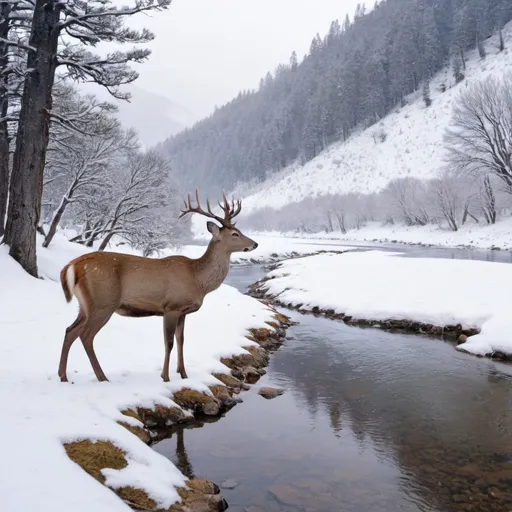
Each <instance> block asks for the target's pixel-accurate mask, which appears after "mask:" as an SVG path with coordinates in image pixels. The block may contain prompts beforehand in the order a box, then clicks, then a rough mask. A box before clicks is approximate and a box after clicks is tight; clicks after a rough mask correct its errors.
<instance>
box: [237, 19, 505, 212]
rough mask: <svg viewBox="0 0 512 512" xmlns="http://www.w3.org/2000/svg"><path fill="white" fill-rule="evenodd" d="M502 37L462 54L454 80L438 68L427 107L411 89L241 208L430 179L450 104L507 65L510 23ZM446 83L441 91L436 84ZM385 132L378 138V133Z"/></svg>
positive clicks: (440, 154)
mask: <svg viewBox="0 0 512 512" xmlns="http://www.w3.org/2000/svg"><path fill="white" fill-rule="evenodd" d="M503 36H504V39H505V41H506V45H507V48H506V49H505V50H504V51H503V52H501V53H500V52H499V51H498V39H497V36H493V37H491V38H489V39H488V40H487V41H486V42H485V47H486V52H487V57H486V58H485V60H482V59H480V58H479V56H478V52H477V51H476V50H475V51H472V52H469V53H468V54H467V68H466V71H465V74H466V77H468V78H466V79H465V80H463V81H462V82H461V83H459V84H454V79H453V74H452V71H451V69H450V68H449V67H447V68H446V69H444V70H443V71H441V72H440V73H438V74H437V75H436V76H435V77H434V78H433V80H432V82H431V85H430V89H431V97H432V100H433V103H432V105H431V106H430V107H429V108H426V107H425V104H424V102H423V100H422V97H421V91H417V92H416V93H414V94H412V95H411V96H409V97H408V98H407V100H408V105H406V106H405V107H403V108H397V110H395V111H394V112H392V113H391V114H389V115H388V116H387V117H385V118H384V119H382V120H381V121H380V122H379V123H377V124H375V125H374V126H371V127H370V128H368V129H366V130H364V131H361V132H360V133H355V134H353V135H352V136H351V137H350V138H349V139H348V140H347V141H346V142H338V143H335V144H333V145H332V146H330V147H329V148H327V149H326V150H325V151H323V152H322V153H321V154H320V155H318V156H317V157H316V158H314V159H313V160H311V161H309V162H308V163H306V164H305V165H304V166H291V167H289V168H287V169H284V170H283V171H281V172H280V173H277V174H275V175H274V176H272V177H271V178H270V179H269V180H267V181H265V182H263V183H262V184H260V185H258V186H257V188H254V189H253V190H252V192H250V193H247V194H245V195H246V197H245V199H244V202H243V205H244V209H243V212H244V213H252V212H254V211H257V210H259V209H262V208H265V207H271V208H275V209H280V208H282V207H283V206H285V205H287V204H290V203H294V202H298V201H301V200H302V199H304V198H306V197H316V196H318V195H324V194H336V193H338V194H347V193H352V192H355V193H361V194H365V193H372V192H378V191H380V190H382V189H383V188H385V187H386V185H387V184H388V183H389V182H390V181H391V180H393V179H395V178H404V177H415V178H419V179H430V178H434V177H435V176H436V174H437V173H438V172H439V170H440V169H441V167H442V166H443V164H444V155H445V153H444V149H443V135H444V133H445V129H446V128H447V127H448V125H449V123H450V119H451V113H452V104H453V101H454V100H455V99H456V98H457V97H458V95H459V93H460V92H461V91H462V90H464V89H465V88H466V87H467V86H468V84H470V83H474V82H477V81H480V80H482V79H485V78H487V77H490V76H495V77H500V76H503V75H504V74H505V73H507V72H509V71H511V70H512V50H511V49H510V48H511V47H512V23H509V24H508V25H507V26H506V27H505V29H504V31H503ZM442 83H445V84H446V87H447V90H446V92H444V93H442V92H441V91H440V86H441V84H442ZM381 133H384V134H386V139H385V141H384V142H382V141H381V139H380V134H381Z"/></svg>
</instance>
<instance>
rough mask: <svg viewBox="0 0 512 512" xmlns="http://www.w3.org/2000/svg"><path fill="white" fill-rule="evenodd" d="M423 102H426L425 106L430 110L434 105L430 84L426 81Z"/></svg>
mask: <svg viewBox="0 0 512 512" xmlns="http://www.w3.org/2000/svg"><path fill="white" fill-rule="evenodd" d="M423 101H424V102H425V106H426V107H427V108H428V107H430V105H432V98H431V96H430V82H429V81H428V80H425V83H424V84H423Z"/></svg>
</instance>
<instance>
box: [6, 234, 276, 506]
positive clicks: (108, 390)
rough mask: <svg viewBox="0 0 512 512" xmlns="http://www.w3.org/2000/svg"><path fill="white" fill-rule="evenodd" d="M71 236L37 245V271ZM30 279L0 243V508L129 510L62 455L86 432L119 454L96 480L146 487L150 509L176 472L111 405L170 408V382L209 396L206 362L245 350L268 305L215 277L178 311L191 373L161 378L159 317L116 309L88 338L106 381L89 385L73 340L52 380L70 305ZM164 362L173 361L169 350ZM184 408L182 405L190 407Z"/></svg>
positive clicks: (51, 262)
mask: <svg viewBox="0 0 512 512" xmlns="http://www.w3.org/2000/svg"><path fill="white" fill-rule="evenodd" d="M83 251H84V249H83V248H82V247H80V246H77V245H74V244H70V243H68V242H65V241H64V240H63V237H57V238H56V239H55V241H54V243H52V245H51V246H50V248H49V249H48V250H44V249H40V255H39V265H40V270H41V274H42V275H43V276H44V277H46V278H49V279H55V278H56V277H58V273H59V271H60V268H61V267H62V266H63V264H64V263H66V262H67V261H69V259H71V258H73V257H75V256H77V255H78V254H79V253H81V252H83ZM49 279H33V278H31V277H30V276H28V275H27V274H25V273H24V272H23V271H22V270H21V269H20V267H19V266H18V265H17V264H16V263H15V262H14V261H13V260H12V259H11V258H9V257H8V255H7V251H6V247H0V311H1V313H0V403H2V408H3V421H2V426H1V428H0V431H1V435H0V453H1V454H2V461H3V462H2V464H0V482H1V483H2V485H1V488H2V492H1V493H0V509H1V510H2V511H3V512H19V511H25V510H27V511H28V510H44V511H46V510H48V511H52V512H60V511H62V512H69V511H70V510H73V511H74V512H81V511H83V512H90V511H91V510H94V511H96V512H102V511H108V512H116V511H127V510H130V509H129V507H128V506H127V505H125V504H124V503H123V502H122V501H121V500H120V499H119V498H117V497H116V496H115V494H114V493H112V492H111V491H110V490H108V489H107V488H106V487H103V486H102V485H101V484H100V483H98V482H97V481H96V480H94V479H93V478H91V477H90V476H88V475H87V474H86V473H85V472H84V471H83V470H82V469H81V468H80V467H79V466H77V465H76V464H74V463H73V462H71V460H70V459H69V458H68V457H67V455H66V453H65V450H64V448H63V443H67V442H71V441H76V440H82V439H90V440H105V441H110V442H112V443H113V444H114V445H115V446H117V447H119V448H120V449H122V450H123V451H124V452H125V453H126V458H127V461H128V465H127V467H126V468H124V469H121V470H108V471H105V472H104V476H105V478H106V484H107V485H109V486H111V487H113V488H118V487H122V486H134V487H136V488H139V489H144V490H145V491H146V492H147V494H148V496H149V497H151V498H152V499H153V500H154V501H155V502H156V503H157V504H158V506H159V507H161V508H167V507H169V506H170V505H171V504H172V503H173V502H175V501H176V500H177V499H178V494H177V492H176V487H177V486H182V485H183V483H184V482H185V477H184V476H183V475H182V474H181V473H180V471H178V469H177V468H176V467H175V466H174V465H173V464H172V463H171V462H170V461H169V460H167V459H166V458H165V457H163V456H162V455H160V454H158V453H156V452H154V451H153V450H152V449H151V448H149V447H148V446H147V445H146V444H145V443H143V442H142V441H141V440H139V439H138V438H137V437H136V436H134V435H133V434H131V433H130V432H129V431H128V430H126V429H125V428H123V427H122V426H120V425H118V424H117V423H116V422H118V421H123V422H125V423H128V424H129V425H132V426H139V427H140V426H142V424H141V423H140V422H139V421H138V420H136V419H133V418H130V417H127V416H125V415H123V414H121V412H120V411H122V410H126V409H127V408H130V407H138V406H140V407H148V408H151V407H154V406H155V404H162V405H164V406H175V407H177V405H176V403H174V402H173V400H172V399H171V397H172V396H173V392H175V391H177V390H179V389H180V388H182V387H183V386H187V387H188V388H192V389H195V390H200V391H204V392H206V393H208V394H211V392H210V390H209V388H208V386H210V385H215V384H220V381H219V380H217V379H216V378H215V377H213V376H212V372H218V373H229V369H228V368H227V367H226V366H225V365H224V364H222V363H221V362H220V358H221V357H230V356H232V355H234V354H240V353H246V351H245V350H244V349H242V346H250V345H256V344H255V343H253V342H250V341H248V340H247V339H246V337H245V336H246V334H247V329H248V328H259V327H263V326H265V323H266V322H267V321H270V320H272V311H271V310H269V309H268V308H267V307H265V306H263V305H262V304H261V303H259V302H258V301H256V300H254V299H252V298H249V297H246V296H244V295H242V294H240V293H239V292H237V291H236V290H235V289H234V288H231V287H229V286H221V288H219V289H218V290H217V291H216V292H214V293H212V294H211V295H209V296H207V297H206V299H205V301H204V305H203V307H202V309H201V310H200V311H199V312H198V313H196V314H194V315H191V316H190V318H189V320H187V328H186V343H185V347H184V352H185V363H186V365H187V371H188V374H189V377H190V378H189V379H187V380H181V378H180V377H179V376H178V375H176V374H173V376H172V377H171V382H170V383H168V384H165V383H163V382H162V380H161V378H160V371H161V365H162V362H163V357H164V351H163V338H162V336H163V335H162V321H161V319H158V318H138V319H131V318H122V317H119V316H116V315H115V316H114V317H113V318H112V319H111V321H110V322H109V323H108V324H107V326H106V327H105V328H104V329H103V330H102V331H100V333H99V334H98V336H97V337H96V343H95V347H96V352H97V355H98V358H99V360H100V362H101V364H102V366H103V368H104V370H105V372H106V374H107V376H108V377H109V379H110V382H109V383H99V382H97V381H96V378H95V376H94V374H93V371H92V368H91V366H90V363H89V361H88V359H87V356H86V354H85V351H84V350H83V347H82V346H81V344H80V343H79V341H77V342H76V343H75V344H74V345H73V347H72V350H71V353H70V359H69V364H68V376H69V378H70V381H72V382H73V384H62V383H60V382H59V379H58V377H57V366H58V362H59V357H60V350H61V345H62V340H63V337H64V331H65V329H66V327H67V326H68V325H69V324H70V323H71V322H72V321H73V320H74V318H75V316H76V313H77V305H76V302H73V304H71V305H69V304H66V302H65V300H64V296H63V294H62V291H61V289H60V284H58V283H56V282H53V281H50V280H49ZM172 356H173V361H172V368H175V366H176V351H175V350H174V351H173V355H172ZM189 414H190V413H189Z"/></svg>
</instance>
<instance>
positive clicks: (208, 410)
mask: <svg viewBox="0 0 512 512" xmlns="http://www.w3.org/2000/svg"><path fill="white" fill-rule="evenodd" d="M203 413H204V414H206V416H217V415H218V414H219V413H220V406H219V403H218V402H214V401H213V400H212V401H211V402H208V403H207V404H204V406H203Z"/></svg>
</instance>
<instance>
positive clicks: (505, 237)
mask: <svg viewBox="0 0 512 512" xmlns="http://www.w3.org/2000/svg"><path fill="white" fill-rule="evenodd" d="M251 236H253V237H259V239H260V240H266V239H267V238H269V239H270V240H282V239H283V238H289V239H290V240H294V239H296V240H297V243H301V244H307V243H309V244H314V243H323V244H332V245H333V247H334V245H335V244H336V242H338V243H355V242H395V243H405V244H419V245H434V246H439V247H469V248H475V249H488V250H490V249H494V248H499V249H509V250H510V249H512V218H506V219H502V220H499V221H498V222H496V224H494V225H487V224H483V223H480V224H467V225H465V226H462V227H461V228H460V229H459V231H457V232H454V231H451V230H449V229H448V228H443V227H439V226H437V225H433V224H432V225H429V226H404V225H398V224H397V225H394V226H391V225H382V224H381V223H378V222H373V223H369V224H368V225H366V226H364V227H362V228H361V229H352V230H350V231H348V232H347V233H346V234H342V233H341V232H336V231H334V232H331V233H325V232H322V233H312V234H301V235H300V236H299V235H297V234H296V233H275V232H265V233H254V234H251ZM297 237H298V238H297ZM299 241H300V242H299ZM279 243H282V244H284V243H285V242H283V241H280V242H279ZM290 243H291V242H290Z"/></svg>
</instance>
